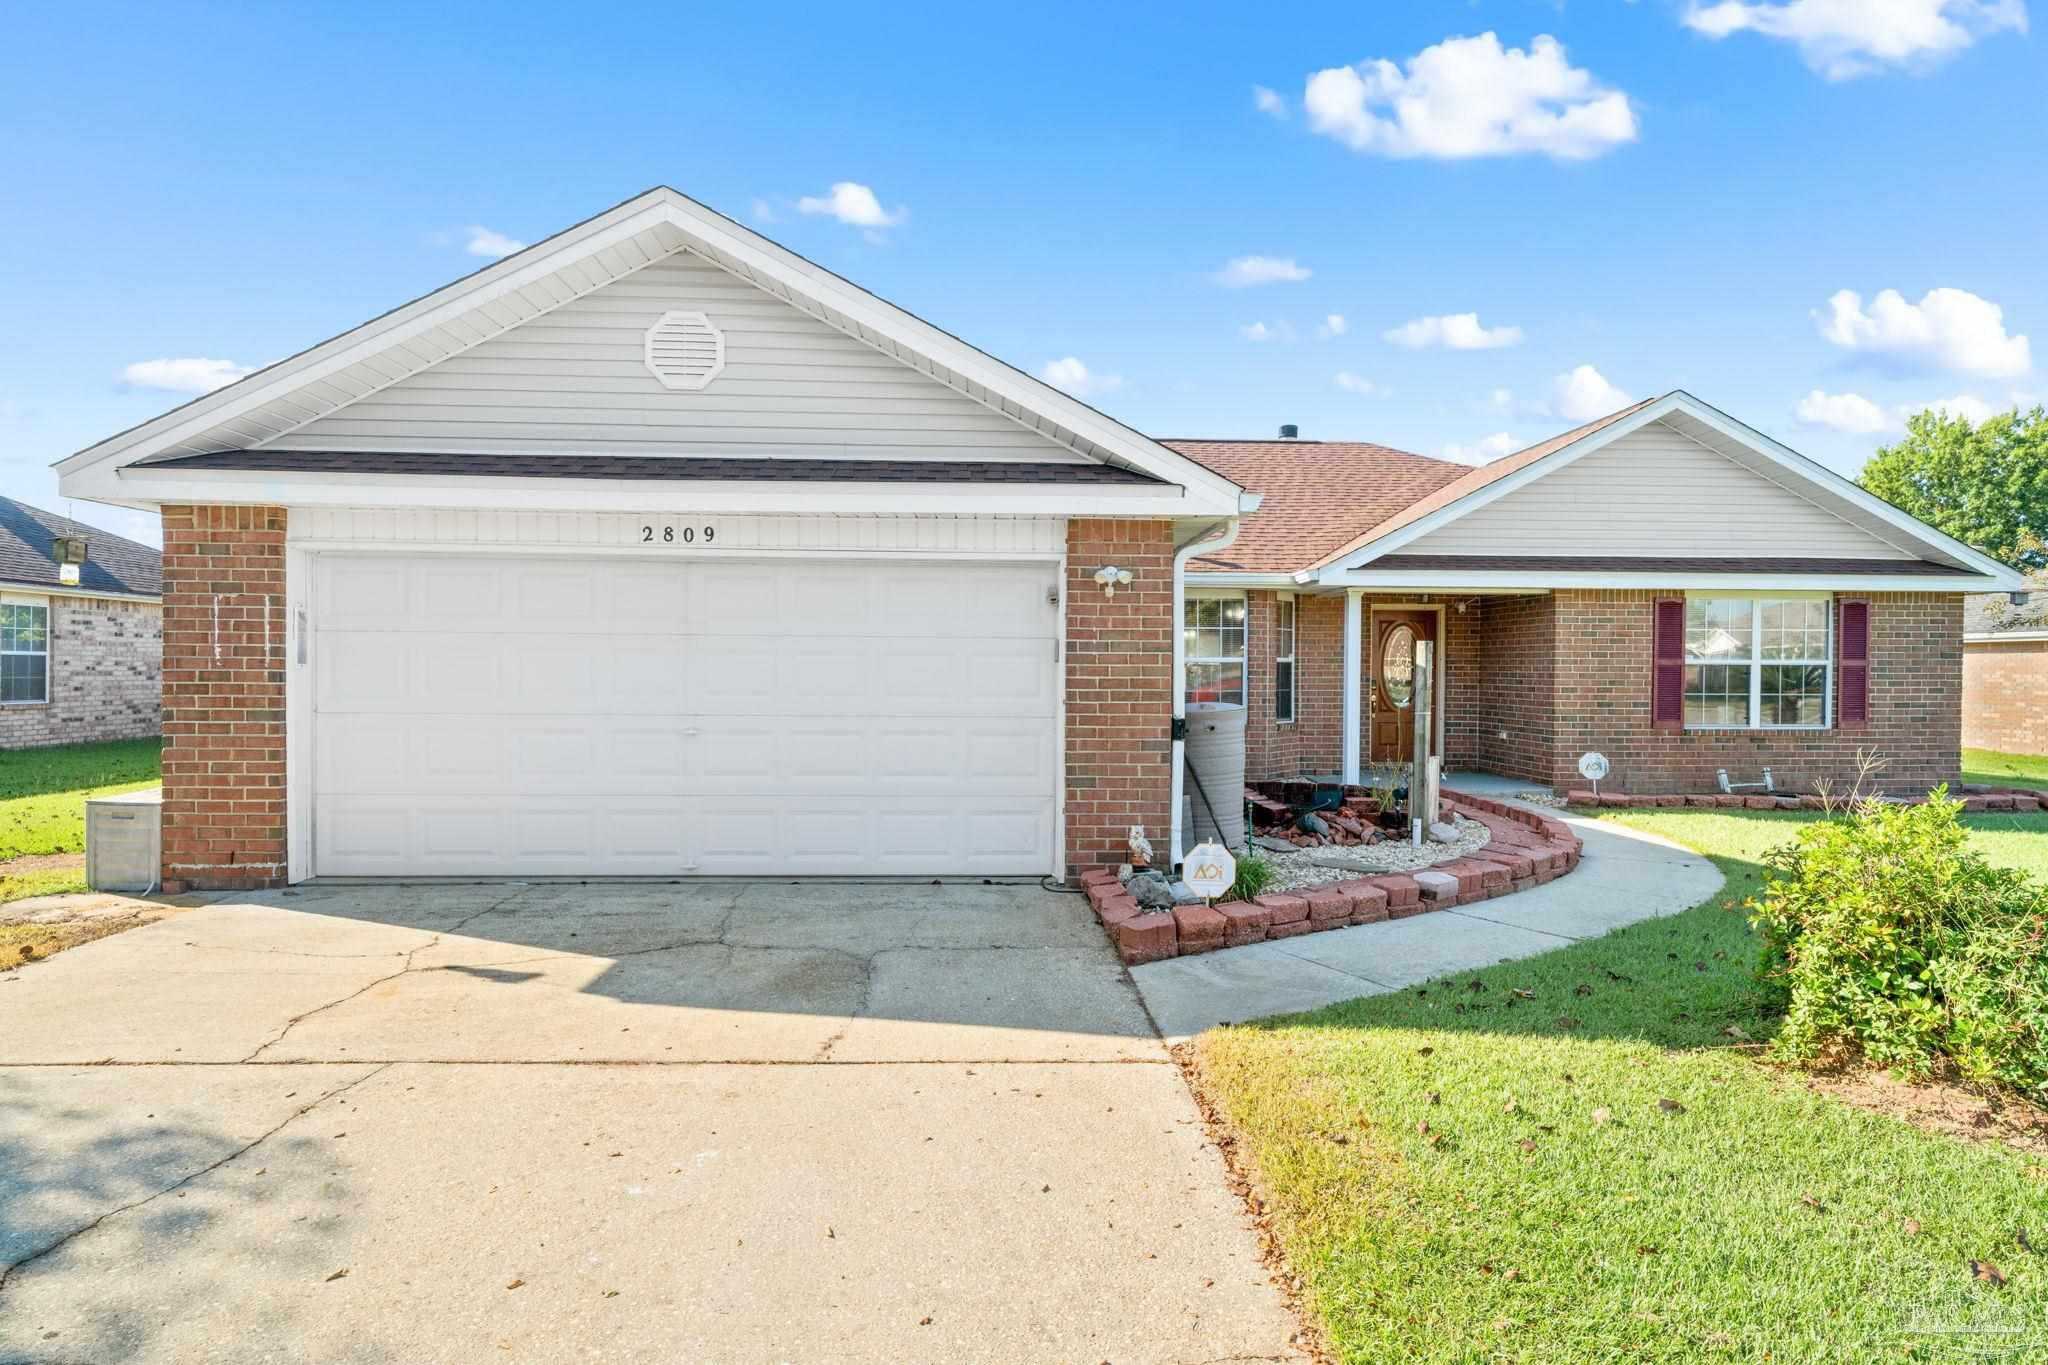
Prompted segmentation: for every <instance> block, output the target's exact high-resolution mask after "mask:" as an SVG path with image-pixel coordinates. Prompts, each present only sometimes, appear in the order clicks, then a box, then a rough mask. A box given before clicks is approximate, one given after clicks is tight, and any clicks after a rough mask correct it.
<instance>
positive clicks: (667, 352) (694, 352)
mask: <svg viewBox="0 0 2048 1365" xmlns="http://www.w3.org/2000/svg"><path fill="white" fill-rule="evenodd" d="M647 368H648V370H649V371H650V372H651V373H652V374H653V375H654V377H655V378H656V379H659V380H660V381H661V382H662V383H663V384H666V385H667V386H668V387H669V388H672V389H701V388H703V387H704V386H705V385H706V384H709V383H710V382H711V381H712V380H714V379H716V378H718V372H719V371H720V370H722V369H724V368H725V333H723V332H721V331H719V330H718V329H717V328H716V327H714V326H712V325H711V319H710V318H707V317H705V316H704V315H703V314H702V313H663V314H662V315H661V318H660V319H659V320H658V321H657V322H656V323H655V324H654V325H653V326H652V327H649V328H648V329H647Z"/></svg>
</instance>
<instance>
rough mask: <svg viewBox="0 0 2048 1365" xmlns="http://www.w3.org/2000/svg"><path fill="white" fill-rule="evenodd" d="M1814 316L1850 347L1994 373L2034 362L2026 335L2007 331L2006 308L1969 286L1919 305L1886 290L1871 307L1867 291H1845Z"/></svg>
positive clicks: (2018, 370) (1824, 331)
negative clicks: (1865, 295)
mask: <svg viewBox="0 0 2048 1365" xmlns="http://www.w3.org/2000/svg"><path fill="white" fill-rule="evenodd" d="M1814 318H1815V320H1816V321H1817V322H1819V323H1820V334H1821V335H1822V336H1824V337H1826V338H1827V339H1828V340H1829V341H1831V342H1833V343H1834V344H1835V345H1837V346H1840V347H1841V348H1843V349H1844V350H1848V351H1862V352H1867V353H1870V354H1873V355H1879V356H1889V357H1891V358H1893V359H1896V360H1908V361H1917V362H1920V363H1923V364H1934V365H1941V366H1945V367H1946V368H1948V369H1951V370H1965V371H1968V372H1969V373H1971V374H1985V375H1994V376H2007V375H2016V374H2025V373H2026V372H2027V371H2028V370H2029V369H2030V368H2032V366H2033V363H2034V361H2033V353H2032V351H2031V349H2030V348H2029V346H2028V344H2027V339H2026V337H2024V336H2008V335H2006V331H2005V310H2004V309H2002V308H2000V307H1999V306H1998V305H1997V304H1995V303H1993V302H1991V300H1989V299H1984V298H1979V297H1978V296H1977V295H1975V294H1972V293H1970V292H1969V291H1968V290H1965V289H1930V290H1928V291H1927V293H1926V294H1925V295H1924V296H1923V297H1922V298H1921V300H1920V302H1918V303H1917V304H1915V303H1908V302H1906V300H1905V297H1904V296H1903V295H1901V294H1900V293H1899V291H1898V290H1896V289H1886V290H1884V291H1882V292H1881V293H1879V294H1878V295H1877V297H1875V298H1873V299H1872V300H1871V301H1870V308H1869V310H1868V311H1865V309H1864V307H1863V296H1862V295H1861V294H1858V293H1857V292H1856V291H1855V290H1853V289H1843V290H1840V291H1838V292H1837V293H1836V294H1835V295H1834V296H1833V297H1832V298H1830V299H1829V300H1828V311H1827V312H1826V313H1825V314H1822V313H1819V312H1816V313H1815V314H1814Z"/></svg>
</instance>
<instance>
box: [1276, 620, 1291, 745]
mask: <svg viewBox="0 0 2048 1365" xmlns="http://www.w3.org/2000/svg"><path fill="white" fill-rule="evenodd" d="M1273 719H1274V720H1276V721H1278V722H1280V723H1281V724H1282V725H1287V724H1292V723H1293V720H1294V599H1293V598H1292V597H1281V598H1277V599H1276V600H1275V602H1274V605H1273Z"/></svg>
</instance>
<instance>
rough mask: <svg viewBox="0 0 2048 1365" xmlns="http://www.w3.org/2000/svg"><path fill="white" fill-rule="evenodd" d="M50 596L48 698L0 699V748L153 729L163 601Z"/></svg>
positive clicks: (157, 720) (129, 735) (157, 718)
mask: <svg viewBox="0 0 2048 1365" xmlns="http://www.w3.org/2000/svg"><path fill="white" fill-rule="evenodd" d="M48 601H49V607H50V700H49V701H48V702H47V703H44V704H42V705H30V706H0V749H29V748H35V747H37V746H40V745H46V744H78V743H82V742H84V741H87V740H95V739H136V738H139V737H141V736H144V735H153V734H156V733H157V731H158V729H159V728H160V727H161V725H162V714H161V711H160V708H159V702H158V699H159V696H160V695H161V678H160V673H161V670H162V667H163V637H164V613H163V608H162V607H160V606H158V605H157V604H156V603H154V602H123V601H118V600H115V599H111V598H102V597H51V598H49V599H48Z"/></svg>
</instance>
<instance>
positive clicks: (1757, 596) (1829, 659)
mask: <svg viewBox="0 0 2048 1365" xmlns="http://www.w3.org/2000/svg"><path fill="white" fill-rule="evenodd" d="M1685 600H1686V604H1687V607H1688V608H1690V606H1691V604H1692V603H1693V602H1694V601H1701V602H1736V601H1746V602H1748V603H1749V604H1750V612H1749V655H1748V657H1747V658H1745V659H1718V660H1705V659H1691V658H1687V659H1686V660H1685V661H1684V666H1685V667H1687V668H1690V667H1693V666H1695V665H1705V664H1726V665H1728V666H1730V667H1741V668H1747V669H1748V670H1749V723H1748V724H1746V725H1693V724H1690V723H1687V724H1686V725H1685V727H1684V728H1685V729H1686V730H1688V731H1696V732H1699V733H1702V734H1706V733H1716V732H1718V733H1721V734H1749V733H1755V732H1758V731H1775V732H1777V733H1781V734H1783V733H1792V734H1809V735H1813V734H1821V733H1823V732H1825V731H1828V730H1832V729H1834V728H1835V597H1834V594H1833V593H1827V592H1768V593H1750V592H1715V591H1711V590H1706V589H1702V590H1701V591H1699V592H1689V593H1687V594H1686V595H1685ZM1799 600H1805V601H1816V600H1818V601H1823V602H1826V603H1827V604H1828V611H1827V628H1828V639H1827V647H1826V650H1825V651H1824V652H1825V654H1826V657H1825V658H1822V659H1766V658H1764V657H1763V631H1764V613H1763V605H1764V603H1766V602H1790V601H1799ZM1815 664H1819V665H1820V668H1821V698H1820V724H1818V725H1767V724H1764V723H1762V722H1761V721H1759V719H1758V717H1760V716H1762V715H1763V710H1764V668H1765V667H1766V666H1773V667H1775V666H1780V665H1782V666H1785V667H1791V668H1811V667H1813V666H1814V665H1815ZM1684 705H1685V696H1684V693H1683V691H1682V690H1681V692H1680V696H1679V706H1680V708H1681V709H1682V708H1683V707H1684Z"/></svg>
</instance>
